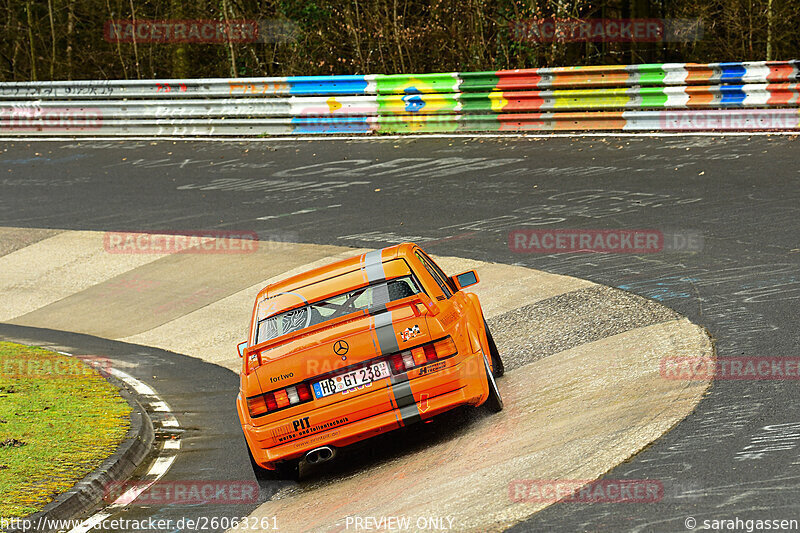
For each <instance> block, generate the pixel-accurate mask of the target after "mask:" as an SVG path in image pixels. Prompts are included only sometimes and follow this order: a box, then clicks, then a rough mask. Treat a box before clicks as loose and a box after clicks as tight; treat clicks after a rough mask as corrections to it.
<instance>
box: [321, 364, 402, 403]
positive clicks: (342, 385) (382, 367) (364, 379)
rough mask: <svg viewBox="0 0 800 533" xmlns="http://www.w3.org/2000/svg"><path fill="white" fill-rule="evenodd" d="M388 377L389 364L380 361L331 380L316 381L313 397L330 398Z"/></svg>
mask: <svg viewBox="0 0 800 533" xmlns="http://www.w3.org/2000/svg"><path fill="white" fill-rule="evenodd" d="M390 375H391V373H390V372H389V364H388V363H387V362H386V361H381V362H380V363H375V364H372V365H369V366H365V367H364V368H359V369H357V370H353V371H351V372H348V373H347V374H339V375H338V376H334V377H332V378H327V379H323V380H320V381H317V382H316V383H314V384H313V388H314V396H316V397H317V398H324V397H325V396H330V395H331V394H336V393H337V392H342V391H346V390H348V389H352V388H354V387H358V386H360V385H366V384H367V383H372V382H373V381H377V380H379V379H383V378H388V377H389V376H390Z"/></svg>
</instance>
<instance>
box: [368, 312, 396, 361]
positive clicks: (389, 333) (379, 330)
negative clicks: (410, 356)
mask: <svg viewBox="0 0 800 533" xmlns="http://www.w3.org/2000/svg"><path fill="white" fill-rule="evenodd" d="M373 320H374V321H375V336H376V337H378V346H379V347H380V349H381V355H387V354H390V353H394V352H397V351H399V350H400V347H399V346H398V345H397V338H396V337H395V332H394V327H393V326H392V313H391V312H389V311H386V312H384V313H380V314H377V315H375V316H374V317H373Z"/></svg>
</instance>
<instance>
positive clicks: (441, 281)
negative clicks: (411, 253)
mask: <svg viewBox="0 0 800 533" xmlns="http://www.w3.org/2000/svg"><path fill="white" fill-rule="evenodd" d="M415 253H416V255H417V259H419V260H420V261H421V262H422V264H423V265H424V266H425V270H427V271H428V273H429V274H430V275H431V277H433V279H434V280H435V281H436V283H437V285H439V288H441V289H442V292H443V293H444V295H445V296H446V297H447V298H450V297H451V296H452V295H453V291H452V290H451V289H450V287H449V286H448V285H447V283H446V282H445V279H446V278H443V277H442V275H441V274H440V272H441V270H440V269H439V268H437V267H436V265H435V264H434V263H433V262H432V261H431V260H430V259H428V258H427V257H426V256H424V255H423V254H421V253H420V252H415Z"/></svg>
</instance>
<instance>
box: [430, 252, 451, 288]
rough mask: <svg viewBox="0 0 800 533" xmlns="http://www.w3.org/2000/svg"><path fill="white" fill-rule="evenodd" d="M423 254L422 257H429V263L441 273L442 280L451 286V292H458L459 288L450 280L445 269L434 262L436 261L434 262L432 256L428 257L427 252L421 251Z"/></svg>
mask: <svg viewBox="0 0 800 533" xmlns="http://www.w3.org/2000/svg"><path fill="white" fill-rule="evenodd" d="M421 255H422V257H424V258H425V259H427V260H428V262H429V263H430V264H431V266H432V267H433V269H434V270H435V271H436V272H438V273H439V276H441V278H442V281H444V282H445V283H446V284H447V286H448V287H450V291H451V292H458V288H456V286H455V284H454V283H453V282H452V281H451V280H450V278H449V277H448V276H447V274H445V273H444V271H443V270H442V269H441V268H439V265H437V264H436V263H434V262H433V259H431V258H430V257H428V256H427V254H425V252H421Z"/></svg>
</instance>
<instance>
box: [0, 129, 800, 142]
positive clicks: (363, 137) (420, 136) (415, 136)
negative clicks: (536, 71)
mask: <svg viewBox="0 0 800 533" xmlns="http://www.w3.org/2000/svg"><path fill="white" fill-rule="evenodd" d="M771 135H782V136H792V135H800V130H792V131H727V132H726V131H718V132H714V131H696V132H690V131H687V132H642V133H632V132H607V133H602V132H581V133H537V134H521V133H482V134H469V133H459V134H452V135H450V134H441V133H417V134H406V135H348V136H338V135H325V136H302V135H293V136H285V135H283V136H274V137H236V136H230V137H200V136H198V137H174V136H154V137H148V136H142V137H127V136H123V135H120V136H115V137H11V136H4V137H0V141H6V142H8V141H13V142H38V141H47V142H65V141H72V142H96V141H119V142H125V141H203V142H285V141H294V142H297V141H378V140H387V141H389V140H400V139H426V138H427V139H474V138H485V139H486V138H488V139H494V138H499V139H502V138H508V139H549V138H569V137H621V138H627V137H751V136H752V137H765V136H771Z"/></svg>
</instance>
